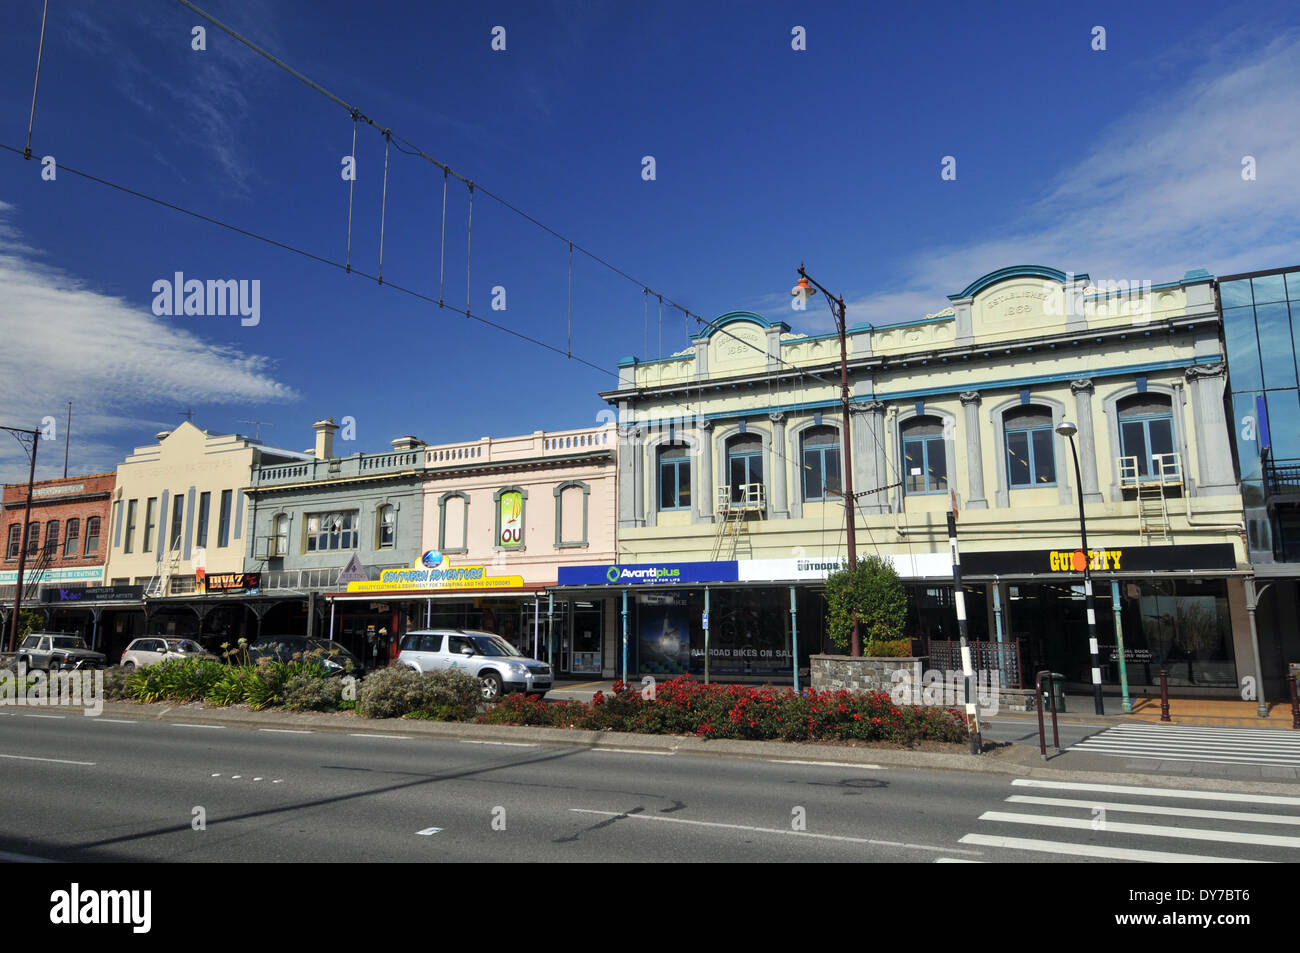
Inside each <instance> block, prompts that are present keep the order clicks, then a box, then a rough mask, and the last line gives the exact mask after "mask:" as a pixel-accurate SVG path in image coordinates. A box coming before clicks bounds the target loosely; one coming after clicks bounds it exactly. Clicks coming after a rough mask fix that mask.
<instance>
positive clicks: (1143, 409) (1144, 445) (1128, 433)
mask: <svg viewBox="0 0 1300 953" xmlns="http://www.w3.org/2000/svg"><path fill="white" fill-rule="evenodd" d="M1115 406H1116V410H1117V411H1118V412H1119V442H1120V455H1121V456H1125V457H1136V458H1137V472H1138V473H1139V474H1140V475H1141V476H1150V475H1152V474H1153V473H1154V472H1156V468H1155V467H1154V466H1153V464H1152V457H1155V456H1158V455H1160V454H1166V453H1173V452H1174V414H1173V410H1172V409H1171V405H1170V401H1169V398H1168V397H1167V396H1165V395H1164V394H1151V393H1146V394H1134V395H1133V396H1131V397H1125V398H1124V399H1123V400H1121V401H1119V403H1117V404H1116V405H1115Z"/></svg>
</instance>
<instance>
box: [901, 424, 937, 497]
mask: <svg viewBox="0 0 1300 953" xmlns="http://www.w3.org/2000/svg"><path fill="white" fill-rule="evenodd" d="M902 435H903V487H904V491H905V492H906V493H907V494H908V495H909V496H912V495H915V494H919V493H946V492H947V490H948V447H947V444H946V443H945V442H944V437H943V421H942V420H940V419H939V418H938V417H913V418H912V419H911V420H908V421H905V422H904V423H903V426H902Z"/></svg>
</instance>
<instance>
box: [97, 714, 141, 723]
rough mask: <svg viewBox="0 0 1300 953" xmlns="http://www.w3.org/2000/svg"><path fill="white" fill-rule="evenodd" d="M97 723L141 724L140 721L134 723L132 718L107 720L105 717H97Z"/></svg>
mask: <svg viewBox="0 0 1300 953" xmlns="http://www.w3.org/2000/svg"><path fill="white" fill-rule="evenodd" d="M95 721H102V722H105V723H106V724H110V725H138V724H139V722H138V721H132V720H131V719H130V718H105V717H104V716H103V715H99V716H97V717H96V718H95Z"/></svg>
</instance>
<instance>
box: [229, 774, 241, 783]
mask: <svg viewBox="0 0 1300 953" xmlns="http://www.w3.org/2000/svg"><path fill="white" fill-rule="evenodd" d="M242 777H243V775H242V774H232V775H231V776H230V780H232V781H238V780H239V779H240V778H242Z"/></svg>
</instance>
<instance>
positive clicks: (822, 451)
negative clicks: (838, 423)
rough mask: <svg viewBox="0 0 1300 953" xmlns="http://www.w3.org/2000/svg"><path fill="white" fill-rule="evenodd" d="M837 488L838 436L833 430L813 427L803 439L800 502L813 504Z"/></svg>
mask: <svg viewBox="0 0 1300 953" xmlns="http://www.w3.org/2000/svg"><path fill="white" fill-rule="evenodd" d="M839 489H841V486H840V435H839V431H837V430H836V429H835V428H834V427H813V428H812V429H811V430H807V431H805V432H804V435H803V498H804V501H805V502H808V503H815V502H820V501H824V500H825V499H826V498H827V492H826V491H827V490H839Z"/></svg>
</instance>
